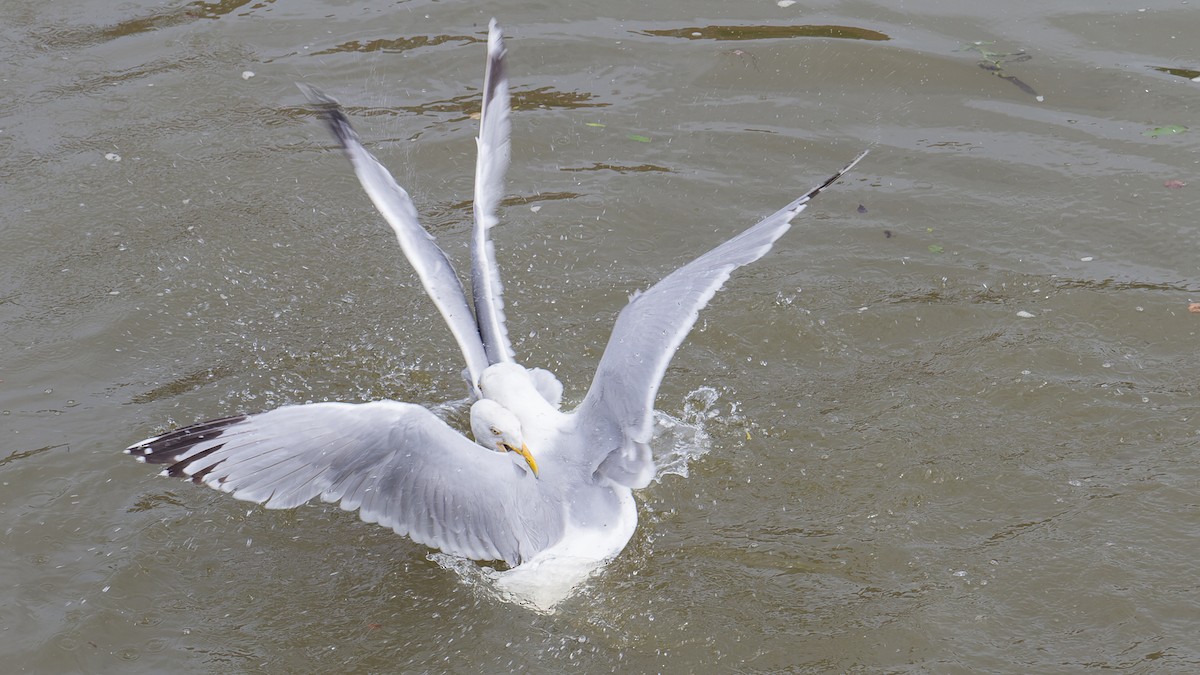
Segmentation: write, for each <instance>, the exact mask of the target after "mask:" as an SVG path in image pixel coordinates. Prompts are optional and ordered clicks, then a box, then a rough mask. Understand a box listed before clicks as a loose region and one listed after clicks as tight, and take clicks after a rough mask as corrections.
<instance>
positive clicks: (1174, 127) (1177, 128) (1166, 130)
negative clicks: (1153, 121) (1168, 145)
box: [1142, 124, 1188, 138]
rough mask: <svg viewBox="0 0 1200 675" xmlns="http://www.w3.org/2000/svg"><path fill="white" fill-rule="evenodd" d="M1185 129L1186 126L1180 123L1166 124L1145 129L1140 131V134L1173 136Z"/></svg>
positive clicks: (1156, 136)
mask: <svg viewBox="0 0 1200 675" xmlns="http://www.w3.org/2000/svg"><path fill="white" fill-rule="evenodd" d="M1187 130H1188V128H1187V127H1185V126H1183V125H1182V124H1168V125H1166V126H1162V127H1155V128H1153V129H1147V130H1145V131H1143V132H1142V135H1143V136H1149V137H1150V138H1158V137H1159V136H1174V135H1175V134H1182V133H1183V132H1185V131H1187Z"/></svg>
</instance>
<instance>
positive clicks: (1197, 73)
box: [1150, 66, 1200, 82]
mask: <svg viewBox="0 0 1200 675" xmlns="http://www.w3.org/2000/svg"><path fill="white" fill-rule="evenodd" d="M1150 68H1151V70H1157V71H1158V72H1160V73H1166V74H1167V75H1174V76H1175V77H1182V78H1184V79H1188V80H1191V81H1192V82H1200V70H1195V69H1191V68H1171V67H1169V66H1150Z"/></svg>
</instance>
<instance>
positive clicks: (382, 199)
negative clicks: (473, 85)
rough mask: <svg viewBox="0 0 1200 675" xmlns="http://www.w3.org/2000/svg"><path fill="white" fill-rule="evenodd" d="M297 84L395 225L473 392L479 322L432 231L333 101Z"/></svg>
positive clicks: (483, 357)
mask: <svg viewBox="0 0 1200 675" xmlns="http://www.w3.org/2000/svg"><path fill="white" fill-rule="evenodd" d="M297 86H298V87H300V90H301V91H303V92H304V94H305V96H307V97H308V100H309V101H310V102H311V103H313V104H314V105H316V106H317V107H318V108H319V109H320V111H321V116H322V118H323V119H324V120H325V122H326V124H327V125H328V126H329V130H330V131H332V132H333V135H334V137H336V138H337V140H338V143H339V144H340V145H341V146H342V150H344V151H345V152H346V156H347V157H348V158H349V159H350V164H351V165H352V166H353V167H354V173H355V174H356V175H357V176H358V181H359V182H360V183H362V186H363V189H364V190H366V192H367V196H368V197H370V198H371V201H372V202H374V203H375V208H377V209H379V212H380V213H381V214H383V217H384V219H385V220H387V222H388V225H391V226H392V229H393V230H395V232H396V239H397V240H399V242H400V248H401V249H403V251H404V255H405V257H407V258H408V262H409V263H410V264H411V265H412V267H413V269H414V270H416V272H417V276H418V277H420V279H421V283H422V284H423V285H424V286H425V292H426V293H428V294H429V297H430V298H431V299H433V302H434V304H436V305H437V308H438V311H439V312H441V313H442V318H444V319H445V320H446V325H448V326H449V327H450V332H451V333H453V334H454V339H455V340H456V341H457V342H458V346H459V349H461V350H462V353H463V357H464V358H465V359H466V361H467V371H468V373H469V375H470V377H471V387H472V389H473V390H475V394H476V396H477V397H478V387H479V376H480V375H482V374H483V371H484V369H485V368H487V367H488V359H487V354H486V352H485V351H484V348H483V342H481V341H480V338H479V328H478V327H477V326H476V324H475V319H474V317H473V316H472V315H471V309H470V307H468V306H467V296H466V294H465V293H464V292H463V287H462V283H460V282H459V280H458V275H456V274H455V273H454V267H453V266H451V265H450V260H449V259H448V258H447V257H446V254H445V252H444V251H442V249H441V248H440V247H439V246H438V245H437V242H436V241H435V240H434V238H433V236H432V235H430V234H429V233H428V232H426V231H425V228H423V227H421V223H420V221H419V220H418V218H417V209H416V207H415V206H413V202H412V199H411V198H409V196H408V193H407V192H405V191H404V188H402V187H400V186H399V185H398V184H397V183H396V179H394V178H393V177H392V174H391V173H389V172H388V170H387V169H386V168H385V167H384V166H383V165H382V164H380V163H379V161H378V160H377V159H375V157H374V156H373V155H372V154H371V153H370V152H368V151H367V149H366V148H364V147H363V145H362V143H361V142H360V141H359V140H358V134H357V133H355V132H354V129H353V128H351V126H350V120H349V119H348V118H347V117H346V114H345V113H344V112H342V108H341V106H340V105H339V104H338V102H337V101H336V100H334V99H333V98H331V97H329V96H327V95H326V94H325V93H323V92H321V91H320V90H318V89H316V88H314V87H310V86H308V85H305V84H297Z"/></svg>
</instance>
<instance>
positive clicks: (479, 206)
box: [471, 19, 513, 363]
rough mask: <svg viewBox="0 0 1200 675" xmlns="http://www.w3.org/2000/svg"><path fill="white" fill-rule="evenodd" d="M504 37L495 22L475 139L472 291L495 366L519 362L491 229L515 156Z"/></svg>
mask: <svg viewBox="0 0 1200 675" xmlns="http://www.w3.org/2000/svg"><path fill="white" fill-rule="evenodd" d="M504 55H505V49H504V34H503V33H502V32H501V31H500V26H499V25H498V24H497V23H496V20H495V19H492V22H491V24H490V25H489V26H488V52H487V70H486V71H485V74H484V78H483V108H482V109H481V111H480V114H479V137H478V138H476V139H475V144H476V146H477V148H476V149H477V150H478V153H479V154H478V156H477V159H476V161H475V229H474V232H473V236H472V238H471V290H472V294H473V295H474V299H475V322H476V323H477V324H479V335H480V337H482V338H483V346H484V349H485V350H486V351H487V356H488V360H489V361H490V362H491V363H500V362H501V361H512V360H513V349H512V343H510V342H509V340H508V328H507V327H506V326H505V324H504V297H503V293H504V287H503V285H502V284H501V283H500V269H499V267H497V265H496V252H495V249H494V247H493V246H492V241H491V238H490V237H489V235H488V230H490V229H492V228H493V227H495V226H496V224H497V223H498V222H499V218H497V216H496V208H497V207H498V206H499V205H500V199H501V197H502V196H503V194H504V172H505V171H506V170H507V169H508V160H509V155H510V149H511V146H510V143H509V135H510V133H511V132H512V123H511V122H510V120H509V113H510V111H511V109H510V106H509V100H508V76H507V75H506V74H505V72H504Z"/></svg>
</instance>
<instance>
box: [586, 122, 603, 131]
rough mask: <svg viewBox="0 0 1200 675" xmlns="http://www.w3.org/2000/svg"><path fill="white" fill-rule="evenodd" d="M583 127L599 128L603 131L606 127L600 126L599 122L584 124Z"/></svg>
mask: <svg viewBox="0 0 1200 675" xmlns="http://www.w3.org/2000/svg"><path fill="white" fill-rule="evenodd" d="M583 125H584V126H585V127H598V128H600V129H603V128H604V127H605V125H603V124H600V123H599V122H584V123H583Z"/></svg>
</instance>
